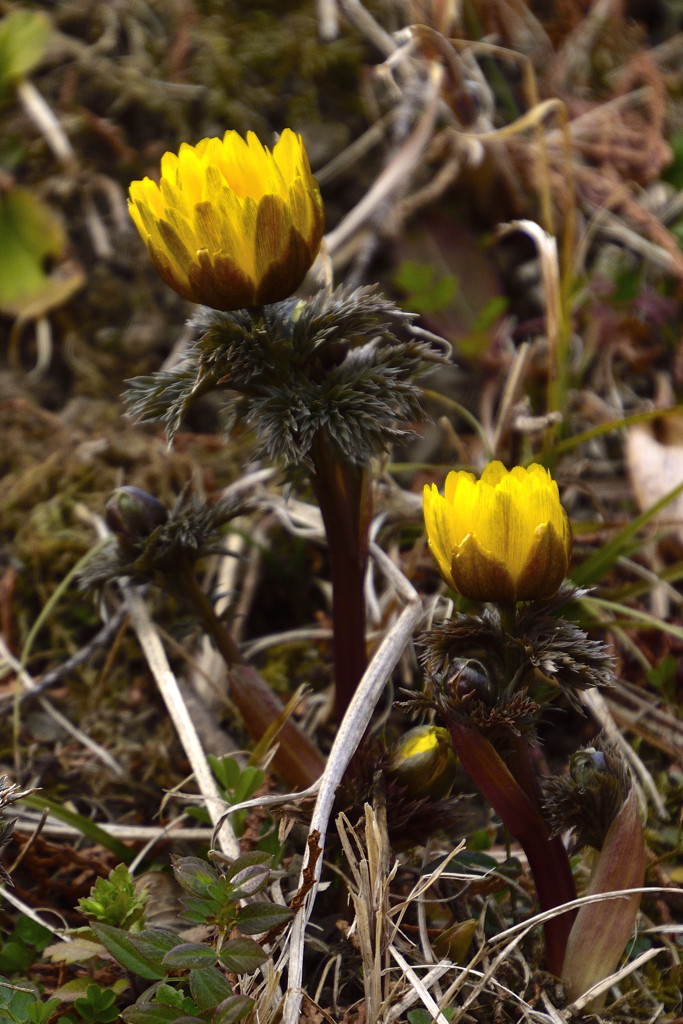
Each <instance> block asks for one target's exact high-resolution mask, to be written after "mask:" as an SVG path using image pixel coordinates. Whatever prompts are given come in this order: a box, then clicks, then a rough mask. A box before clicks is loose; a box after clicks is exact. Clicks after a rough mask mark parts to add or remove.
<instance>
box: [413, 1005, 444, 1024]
mask: <svg viewBox="0 0 683 1024" xmlns="http://www.w3.org/2000/svg"><path fill="white" fill-rule="evenodd" d="M441 1012H442V1013H443V1015H444V1017H445V1018H446V1020H452V1019H453V1016H454V1014H455V1007H454V1006H447V1007H446V1009H445V1010H442V1011H441ZM406 1016H407V1018H408V1020H409V1021H410V1024H433V1021H434V1017H433V1016H432V1014H431V1013H430V1012H429V1010H425V1008H424V1006H420V1007H418V1008H417V1009H415V1010H408V1013H407V1014H406Z"/></svg>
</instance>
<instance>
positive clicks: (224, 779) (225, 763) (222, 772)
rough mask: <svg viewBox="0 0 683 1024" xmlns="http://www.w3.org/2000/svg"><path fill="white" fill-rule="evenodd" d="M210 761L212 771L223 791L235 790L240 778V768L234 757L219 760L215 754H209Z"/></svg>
mask: <svg viewBox="0 0 683 1024" xmlns="http://www.w3.org/2000/svg"><path fill="white" fill-rule="evenodd" d="M208 760H209V764H210V765H211V771H212V772H213V774H214V775H215V776H216V779H217V780H218V782H219V783H220V784H221V786H222V787H223V789H226V790H229V789H234V787H235V786H236V785H237V780H238V779H239V777H240V766H239V765H238V763H237V761H235V759H234V758H233V757H227V756H226V757H220V758H219V757H214V756H213V754H209V758H208Z"/></svg>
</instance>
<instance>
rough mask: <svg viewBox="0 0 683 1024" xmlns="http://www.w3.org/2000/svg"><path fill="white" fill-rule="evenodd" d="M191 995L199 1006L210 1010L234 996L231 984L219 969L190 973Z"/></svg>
mask: <svg viewBox="0 0 683 1024" xmlns="http://www.w3.org/2000/svg"><path fill="white" fill-rule="evenodd" d="M190 994H191V996H192V998H193V999H194V1001H195V1003H196V1004H197V1006H198V1007H199V1008H200V1009H202V1010H208V1009H210V1008H211V1007H212V1006H217V1005H218V1004H219V1003H221V1002H222V1001H223V1000H224V999H227V998H228V996H231V995H232V987H231V985H230V982H229V981H228V979H227V978H226V977H225V975H224V974H222V973H221V972H220V971H219V970H218V968H217V967H203V968H202V969H201V970H198V971H197V970H195V971H190Z"/></svg>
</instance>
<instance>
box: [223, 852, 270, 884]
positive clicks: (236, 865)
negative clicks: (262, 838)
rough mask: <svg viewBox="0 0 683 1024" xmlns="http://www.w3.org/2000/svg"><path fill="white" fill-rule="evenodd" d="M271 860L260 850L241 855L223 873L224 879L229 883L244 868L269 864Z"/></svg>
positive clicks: (267, 854) (268, 855)
mask: <svg viewBox="0 0 683 1024" xmlns="http://www.w3.org/2000/svg"><path fill="white" fill-rule="evenodd" d="M270 860H271V857H270V854H269V853H263V851H261V850H250V851H249V853H243V854H242V856H241V857H238V858H237V860H234V861H233V862H232V864H231V865H230V867H229V868H228V869H227V871H226V872H225V877H226V879H227V880H228V881H229V882H233V884H234V880H235V876H236V875H238V874H239V873H240V871H244V869H245V868H249V867H252V866H253V865H255V864H269V862H270Z"/></svg>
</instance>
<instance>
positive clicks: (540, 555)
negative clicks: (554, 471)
mask: <svg viewBox="0 0 683 1024" xmlns="http://www.w3.org/2000/svg"><path fill="white" fill-rule="evenodd" d="M424 516H425V525H426V528H427V537H428V539H429V547H430V549H431V552H432V554H433V555H434V559H435V561H436V564H437V566H438V569H439V572H440V573H441V575H442V576H443V578H444V580H445V581H446V583H448V585H449V586H450V587H453V589H454V590H457V591H458V593H460V594H462V596H463V597H467V598H469V599H470V600H472V601H504V602H511V601H532V600H542V599H547V598H551V597H552V596H553V595H554V594H556V593H557V590H558V589H559V587H560V584H561V583H562V580H563V579H564V577H565V576H566V574H567V569H568V567H569V558H570V555H571V550H572V533H571V528H570V526H569V520H568V519H567V516H566V514H565V512H564V509H563V508H562V506H561V504H560V495H559V491H558V489H557V484H556V483H555V481H554V480H553V479H552V478H551V476H550V474H549V473H548V471H547V470H546V469H544V468H543V466H538V465H532V466H529V468H528V469H523V468H522V467H521V466H515V468H514V469H512V470H511V471H510V472H508V471H507V470H506V469H505V466H503V464H502V463H501V462H491V463H489V465H488V466H487V467H486V469H485V470H484V472H483V473H482V476H481V480H475V478H474V476H473V475H472V473H466V472H464V471H460V472H458V473H455V472H454V473H449V474H448V477H447V478H446V485H445V488H444V494H443V496H442V495H441V494H439V491H438V488H437V487H436V484H432V485H431V487H429V486H426V487H425V489H424Z"/></svg>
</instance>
